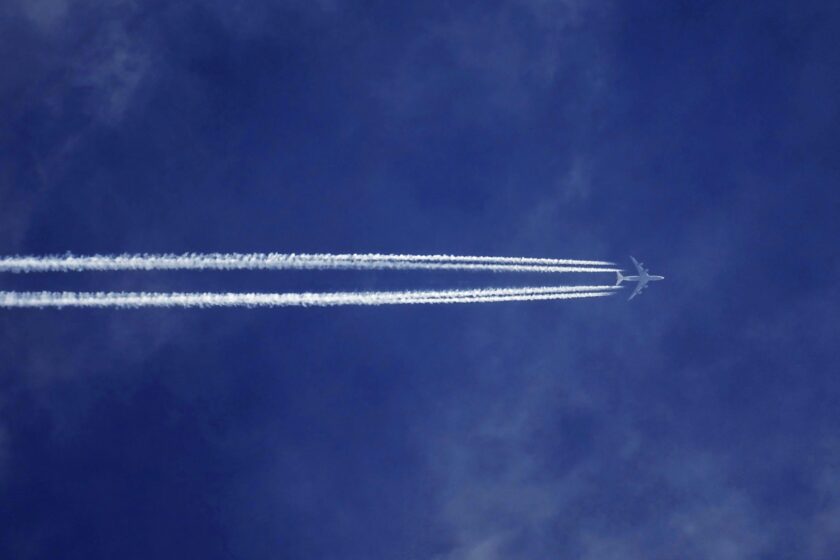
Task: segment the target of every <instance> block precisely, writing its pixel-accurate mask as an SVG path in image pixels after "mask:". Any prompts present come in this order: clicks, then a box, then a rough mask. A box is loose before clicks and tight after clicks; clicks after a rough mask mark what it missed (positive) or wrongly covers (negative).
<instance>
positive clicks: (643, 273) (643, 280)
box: [615, 257, 665, 301]
mask: <svg viewBox="0 0 840 560" xmlns="http://www.w3.org/2000/svg"><path fill="white" fill-rule="evenodd" d="M630 260H631V261H633V264H634V265H636V271H637V273H638V274H637V275H636V276H624V275H623V274H621V271H616V273H615V274H616V280H615V285H616V286H619V285H621V283H622V282H624V281H625V280H628V281H630V282H636V289H635V290H633V293H632V294H630V297H629V298H627V301H630V300H631V299H633V298H634V297H636V296H637V295H639V294H640V293H642V290H644V289H645V287H646V286H647V285H648V282H651V281H653V280H665V277H664V276H655V275H653V274H649V273H648V271H647V270H645V267H644V265H642V263H640V262H639V261H637V260H636V259H634V258H633V257H630Z"/></svg>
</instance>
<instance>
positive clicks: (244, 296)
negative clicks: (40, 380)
mask: <svg viewBox="0 0 840 560" xmlns="http://www.w3.org/2000/svg"><path fill="white" fill-rule="evenodd" d="M616 289H617V288H615V287H614V286H558V287H537V288H497V289H492V288H491V289H476V290H434V291H403V292H399V291H395V292H332V293H275V294H271V293H149V292H88V293H85V292H0V308H15V307H17V308H21V307H28V308H31V307H41V308H43V307H59V308H60V307H116V308H137V307H287V306H296V307H325V306H338V305H405V304H432V303H438V304H440V303H484V302H501V301H544V300H560V299H582V298H594V297H604V296H608V295H611V294H613V293H614V290H616Z"/></svg>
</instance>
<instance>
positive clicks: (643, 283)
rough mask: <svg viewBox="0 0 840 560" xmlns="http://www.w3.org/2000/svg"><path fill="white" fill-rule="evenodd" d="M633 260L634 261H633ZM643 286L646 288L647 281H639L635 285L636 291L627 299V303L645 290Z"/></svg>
mask: <svg viewBox="0 0 840 560" xmlns="http://www.w3.org/2000/svg"><path fill="white" fill-rule="evenodd" d="M633 260H634V261H635V259H633ZM645 286H647V280H639V283H638V284H636V289H635V290H633V293H632V294H630V297H629V298H627V301H630V300H631V299H633V298H634V297H636V296H637V295H639V294H641V293H642V290H644V289H645Z"/></svg>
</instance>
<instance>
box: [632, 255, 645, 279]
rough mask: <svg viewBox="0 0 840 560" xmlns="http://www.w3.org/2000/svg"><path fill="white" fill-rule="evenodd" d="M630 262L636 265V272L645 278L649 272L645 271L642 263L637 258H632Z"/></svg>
mask: <svg viewBox="0 0 840 560" xmlns="http://www.w3.org/2000/svg"><path fill="white" fill-rule="evenodd" d="M630 260H631V261H633V264H634V265H636V272H637V273H638V274H639V276H643V275H644V274H645V273H646V272H647V271H646V270H645V267H644V265H642V263H640V262H639V261H637V260H636V259H635V258H633V257H630Z"/></svg>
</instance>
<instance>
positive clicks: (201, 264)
mask: <svg viewBox="0 0 840 560" xmlns="http://www.w3.org/2000/svg"><path fill="white" fill-rule="evenodd" d="M611 265H612V263H608V262H605V261H575V260H569V259H536V258H526V257H466V256H464V257H458V256H452V255H380V254H348V255H331V254H293V253H291V254H282V253H209V254H195V253H187V254H183V255H171V254H163V255H149V254H139V255H93V256H75V255H69V254H68V255H63V256H43V257H38V256H15V257H2V258H0V272H80V271H108V270H267V269H274V270H281V269H351V270H472V271H490V272H546V273H560V272H615V271H616V270H619V269H617V268H610V266H611Z"/></svg>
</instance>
